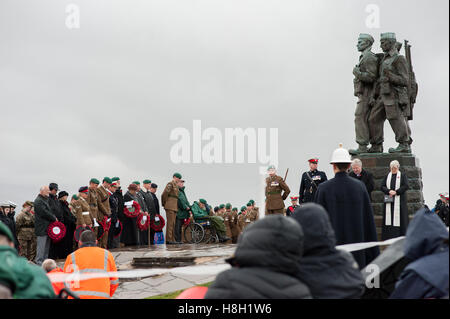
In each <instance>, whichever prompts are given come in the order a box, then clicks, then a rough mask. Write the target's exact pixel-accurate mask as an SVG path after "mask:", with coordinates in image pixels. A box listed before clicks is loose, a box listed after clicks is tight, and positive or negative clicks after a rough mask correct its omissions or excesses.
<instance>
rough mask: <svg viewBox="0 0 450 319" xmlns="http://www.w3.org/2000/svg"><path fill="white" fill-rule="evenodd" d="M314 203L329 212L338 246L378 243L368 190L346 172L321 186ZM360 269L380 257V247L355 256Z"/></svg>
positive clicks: (362, 251) (337, 174) (357, 252)
mask: <svg viewBox="0 0 450 319" xmlns="http://www.w3.org/2000/svg"><path fill="white" fill-rule="evenodd" d="M314 202H316V203H317V204H320V205H322V206H323V208H325V210H326V211H327V212H328V216H329V217H330V222H331V225H332V226H333V229H334V233H335V234H336V244H337V245H344V244H352V243H362V242H372V241H378V239H377V233H376V229H375V221H374V218H373V211H372V205H371V204H370V199H369V194H368V193H367V190H366V186H365V185H364V184H363V183H362V182H361V181H358V180H356V179H355V178H351V177H350V176H348V174H347V173H345V172H339V173H336V175H335V177H334V178H332V179H330V180H328V181H326V182H325V183H322V184H320V185H319V188H318V189H317V193H316V197H315V198H314ZM352 254H353V257H354V258H355V260H356V262H357V263H358V264H359V267H360V269H362V268H364V267H365V266H366V265H367V264H368V263H370V262H371V261H372V260H374V259H375V258H376V257H377V256H378V255H379V254H380V249H379V248H378V247H374V248H369V249H364V250H360V251H356V252H352Z"/></svg>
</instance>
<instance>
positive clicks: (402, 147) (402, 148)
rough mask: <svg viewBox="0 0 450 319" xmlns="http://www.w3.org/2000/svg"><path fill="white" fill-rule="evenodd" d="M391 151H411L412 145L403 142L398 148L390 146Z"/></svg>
mask: <svg viewBox="0 0 450 319" xmlns="http://www.w3.org/2000/svg"><path fill="white" fill-rule="evenodd" d="M389 153H411V147H410V146H409V144H407V143H401V144H398V146H397V148H392V147H391V148H389Z"/></svg>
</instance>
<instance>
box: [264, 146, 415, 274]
mask: <svg viewBox="0 0 450 319" xmlns="http://www.w3.org/2000/svg"><path fill="white" fill-rule="evenodd" d="M309 163H310V171H309V172H305V173H303V175H302V179H301V184H300V190H299V197H291V200H292V205H291V206H289V207H288V208H287V209H286V210H285V209H284V207H285V206H284V200H285V199H286V198H287V197H288V195H289V193H290V189H289V187H288V186H287V184H286V182H285V181H284V179H283V178H282V177H280V176H278V175H276V169H275V167H274V166H269V168H268V174H269V176H268V177H267V179H266V190H265V194H266V214H268V215H271V214H283V213H284V214H285V215H287V216H290V215H292V214H293V212H294V211H295V208H296V207H297V206H298V205H299V204H300V205H301V204H303V203H307V202H315V203H317V204H320V205H322V206H323V207H324V208H325V210H326V211H327V212H328V214H329V217H330V221H331V224H332V225H333V228H334V231H335V234H336V239H337V244H338V245H343V244H350V243H360V242H372V241H378V239H377V235H376V229H375V221H374V216H373V210H372V206H371V200H370V194H371V192H372V191H373V190H374V182H373V177H372V175H371V174H370V173H369V172H367V171H365V170H364V169H363V168H362V162H361V161H360V160H359V159H355V160H353V161H352V160H351V157H350V154H349V152H348V151H347V150H346V149H344V148H343V147H342V145H340V147H339V148H338V149H336V150H335V151H334V153H333V155H332V159H331V161H330V164H332V166H333V171H334V174H335V177H334V178H333V179H331V180H328V179H327V176H326V174H325V173H324V172H321V171H318V170H317V165H318V159H316V158H314V159H310V160H309ZM399 167H400V164H399V163H398V161H393V162H391V164H390V172H389V174H387V176H386V177H385V178H384V180H383V182H382V184H381V190H382V191H383V192H384V194H386V196H385V198H386V199H385V209H384V213H383V226H382V239H383V240H386V239H389V238H394V237H398V236H403V235H405V234H406V229H407V226H408V210H407V203H406V190H407V189H408V179H407V177H406V175H405V174H402V173H401V172H400V170H399ZM350 168H351V169H352V172H351V173H350V174H349V173H348V172H349V171H350ZM358 180H359V181H358ZM299 202H300V203H299ZM378 254H379V250H378V248H372V249H366V250H364V251H358V252H354V253H353V255H354V257H355V259H356V261H357V262H358V264H359V266H360V267H361V268H362V267H364V266H365V265H367V264H368V263H369V262H370V261H372V260H373V259H374V258H375V257H376V256H377V255H378Z"/></svg>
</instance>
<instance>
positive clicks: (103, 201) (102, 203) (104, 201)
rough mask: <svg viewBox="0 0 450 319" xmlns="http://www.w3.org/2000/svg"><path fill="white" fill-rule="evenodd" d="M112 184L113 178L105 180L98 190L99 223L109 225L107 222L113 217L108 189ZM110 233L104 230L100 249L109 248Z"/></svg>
mask: <svg viewBox="0 0 450 319" xmlns="http://www.w3.org/2000/svg"><path fill="white" fill-rule="evenodd" d="M111 183H112V180H111V178H109V177H105V178H103V182H102V185H100V186H99V187H97V188H96V191H97V197H98V221H99V222H101V223H102V224H105V225H106V224H107V220H108V219H109V217H110V216H111V206H110V205H109V192H108V189H109V187H110V185H111ZM108 235H109V234H108V231H105V230H103V235H102V237H101V238H100V239H99V240H98V243H97V245H98V247H100V248H103V249H106V248H107V247H108Z"/></svg>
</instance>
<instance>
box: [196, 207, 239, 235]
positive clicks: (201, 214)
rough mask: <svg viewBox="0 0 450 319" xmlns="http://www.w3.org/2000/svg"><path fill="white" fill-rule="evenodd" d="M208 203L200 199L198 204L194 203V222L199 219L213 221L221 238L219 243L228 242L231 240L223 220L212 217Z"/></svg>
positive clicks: (212, 223)
mask: <svg viewBox="0 0 450 319" xmlns="http://www.w3.org/2000/svg"><path fill="white" fill-rule="evenodd" d="M207 205H208V204H207V202H206V200H204V199H200V200H199V201H198V202H194V204H193V205H192V214H193V216H194V220H197V219H209V220H210V221H211V226H212V227H213V228H214V230H215V231H216V234H217V237H219V241H220V242H221V243H222V242H226V241H229V240H230V239H231V238H229V237H227V236H226V231H227V230H226V227H225V224H224V223H223V219H222V218H221V217H219V216H211V215H210V212H208V210H207Z"/></svg>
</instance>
